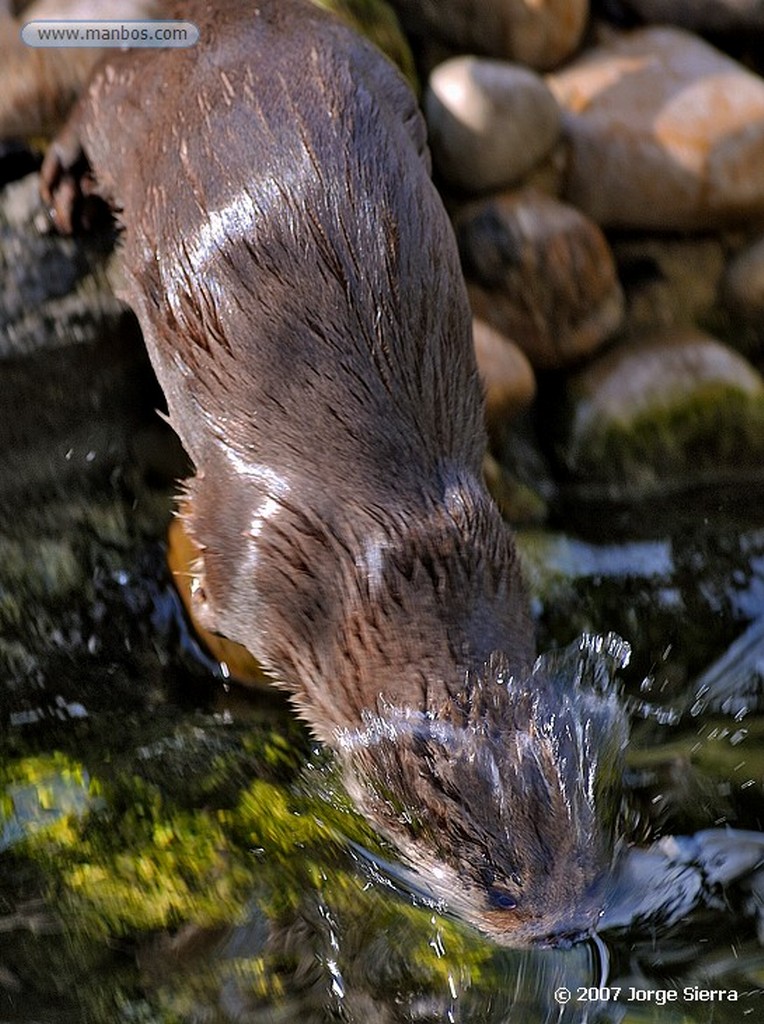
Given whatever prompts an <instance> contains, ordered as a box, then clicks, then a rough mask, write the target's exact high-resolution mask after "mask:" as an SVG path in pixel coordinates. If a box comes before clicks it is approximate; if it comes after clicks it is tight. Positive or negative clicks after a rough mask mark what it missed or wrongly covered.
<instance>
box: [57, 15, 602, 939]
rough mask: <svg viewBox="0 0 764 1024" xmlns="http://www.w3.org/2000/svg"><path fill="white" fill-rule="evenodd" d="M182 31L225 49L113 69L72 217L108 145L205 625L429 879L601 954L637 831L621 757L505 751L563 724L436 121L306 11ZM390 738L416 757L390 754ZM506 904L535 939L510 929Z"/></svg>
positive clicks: (80, 124)
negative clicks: (449, 203)
mask: <svg viewBox="0 0 764 1024" xmlns="http://www.w3.org/2000/svg"><path fill="white" fill-rule="evenodd" d="M182 13H183V17H185V18H188V19H189V20H191V21H194V22H195V23H196V24H197V25H199V28H200V32H201V43H200V46H199V48H197V49H193V48H192V49H189V50H175V51H136V52H133V53H129V54H127V55H124V56H117V57H115V58H113V59H110V60H109V62H108V63H107V64H106V65H105V66H104V67H103V68H102V69H101V70H100V72H99V73H98V74H97V75H96V77H95V78H94V80H93V82H92V83H91V86H90V88H89V91H88V93H87V95H86V96H85V98H84V99H83V101H82V103H81V105H80V107H79V109H78V111H77V113H76V114H75V118H74V120H73V122H72V124H71V125H70V127H69V130H68V132H67V133H65V134H64V136H62V138H61V140H59V142H58V143H57V144H56V147H54V150H53V151H52V153H51V154H50V155H49V157H48V159H47V161H46V165H45V167H44V171H43V188H44V193H45V195H46V197H47V198H48V200H49V201H50V202H51V203H52V204H53V205H54V206H55V205H56V202H57V195H60V194H62V193H63V194H66V189H65V188H64V187H63V186H64V183H65V182H66V176H67V168H69V167H70V166H72V164H73V163H74V161H75V158H76V157H77V156H78V155H79V152H80V151H79V146H80V144H81V145H82V146H83V147H84V151H85V152H86V154H87V156H88V159H89V161H90V164H91V166H92V168H93V169H94V172H95V176H96V181H97V184H98V188H99V190H100V191H101V193H102V195H104V196H105V197H106V198H107V199H108V201H109V202H110V203H111V204H112V206H113V207H114V208H115V209H116V210H118V211H120V212H119V217H120V219H121V221H122V222H123V224H124V226H125V233H124V265H125V271H126V280H127V284H126V288H125V298H126V300H127V301H128V302H129V304H130V305H131V306H132V307H133V308H134V309H135V311H136V313H137V314H138V317H139V319H140V322H141V325H142V327H143V331H144V335H145V338H146V344H147V346H148V349H149V353H150V355H151V358H152V361H153V363H154V366H155V369H156V372H157V375H158V377H159V380H160V382H161V384H162V386H163V388H164V391H165V394H166V397H167V402H168V406H169V413H170V420H171V422H172V424H173V425H174V427H175V429H176V430H177V432H178V434H179V435H180V437H181V439H182V441H183V443H184V445H185V447H186V448H187V450H188V452H189V454H190V455H191V457H192V459H193V461H194V464H195V467H196V476H195V478H194V479H193V480H192V481H190V483H189V484H188V493H189V497H190V506H191V509H192V511H191V513H190V520H189V525H190V527H191V530H192V532H193V535H194V536H195V538H196V540H197V542H198V543H199V544H200V546H201V547H202V549H203V555H202V564H201V565H200V566H199V587H198V591H197V600H198V604H199V610H200V612H201V615H202V617H203V620H204V621H205V623H206V624H209V625H212V626H214V627H215V628H216V629H218V630H219V631H220V632H222V633H224V634H226V635H227V636H229V637H230V638H232V639H234V640H238V641H239V642H241V643H243V644H245V645H246V646H247V647H248V648H249V649H250V650H251V651H252V652H253V653H254V654H255V655H256V657H257V658H258V659H259V660H260V661H261V662H262V664H263V665H264V666H265V667H266V668H267V670H268V671H269V672H270V673H271V674H272V675H273V677H274V679H275V680H276V681H277V682H278V683H279V684H280V685H282V686H284V687H286V688H287V689H288V690H289V691H290V693H291V694H292V697H293V699H294V702H295V704H296V706H297V707H298V709H299V711H300V713H301V714H302V715H303V716H304V717H305V718H306V720H307V721H308V722H309V723H310V725H311V727H312V729H313V731H314V732H315V734H316V735H317V736H318V737H320V738H321V739H322V740H324V741H325V742H326V743H328V744H330V745H332V746H334V747H335V748H336V749H337V750H338V751H339V753H340V756H341V757H344V759H345V761H346V763H347V765H348V766H349V778H350V785H351V789H353V791H354V793H355V795H356V797H357V799H358V801H359V804H360V805H361V807H362V808H363V809H364V810H365V811H366V812H367V813H368V814H369V815H370V816H371V817H372V818H373V819H374V820H375V821H376V822H377V823H378V824H379V825H380V827H382V828H384V829H385V831H387V832H388V833H389V834H390V835H392V836H393V838H394V839H395V840H396V842H398V843H399V845H400V846H401V848H402V850H403V852H404V853H406V854H407V855H408V856H409V859H410V860H411V862H412V863H413V864H414V865H415V867H416V868H417V869H419V870H420V872H421V873H422V874H423V875H424V876H425V878H426V877H427V875H428V873H429V874H430V875H432V876H433V877H436V876H437V877H447V878H448V879H449V885H450V886H451V888H452V890H453V892H452V895H453V902H454V904H455V905H456V906H457V908H458V909H459V911H460V912H461V913H463V914H464V916H467V917H469V918H470V919H472V920H475V921H476V922H477V923H478V924H479V925H480V926H481V927H484V928H486V929H487V930H489V931H490V932H491V933H492V934H495V935H497V936H499V937H500V938H501V939H502V940H503V941H509V942H525V941H528V940H530V939H544V938H546V937H548V936H549V935H550V934H554V933H555V932H557V931H563V932H566V933H575V932H577V931H586V930H587V929H588V928H589V927H591V925H592V923H593V921H594V919H595V918H596V912H597V904H596V903H595V902H593V899H592V896H591V893H592V891H593V889H594V888H596V885H595V883H596V881H597V880H598V879H599V878H600V877H601V875H602V872H603V870H604V868H606V866H607V863H608V860H609V857H610V838H609V837H610V836H611V826H610V825H609V824H605V825H603V826H602V829H600V825H599V824H598V818H597V808H596V806H595V804H596V801H595V800H594V797H593V796H591V794H589V795H587V797H586V800H585V801H584V802H585V803H586V801H587V800H588V804H587V807H588V810H586V811H585V812H584V811H577V810H576V806H577V805H576V801H575V800H573V799H571V793H572V792H573V789H574V788H575V786H576V785H577V782H576V780H575V778H573V777H572V773H575V772H578V771H579V770H580V768H581V763H582V758H583V757H584V755H585V754H586V755H587V756H589V755H592V756H593V757H594V758H595V760H596V756H597V752H596V750H594V747H595V746H596V744H593V741H592V743H591V744H590V746H591V747H592V749H589V747H587V742H588V741H584V740H583V739H581V738H580V737H579V738H578V739H576V737H572V738H571V739H570V744H572V745H573V746H570V744H569V746H570V750H573V749H574V748H575V756H572V755H571V756H568V757H567V760H566V759H565V758H562V759H561V757H562V755H561V754H560V744H559V743H558V744H557V745H555V742H552V741H549V739H548V737H547V738H546V739H545V738H543V737H541V739H538V737H537V739H538V742H536V739H528V741H527V743H526V741H525V740H523V741H522V742H523V743H526V746H527V745H528V744H530V746H531V747H533V751H534V752H533V753H532V754H529V758H530V760H529V761H528V764H529V765H530V762H531V761H533V764H534V765H536V767H534V768H533V769H532V770H531V769H530V768H529V771H528V772H524V771H521V772H513V771H508V770H507V764H506V757H505V756H504V754H502V753H501V750H502V749H503V742H504V741H503V739H502V737H503V735H505V734H506V736H507V737H509V736H510V735H511V736H516V737H517V736H520V735H521V734H522V735H524V736H525V735H527V736H529V737H530V734H532V733H534V730H535V731H536V732H538V733H539V736H540V734H541V733H542V732H543V730H544V728H545V727H546V726H545V724H544V723H546V725H548V724H549V721H552V722H553V721H554V701H553V699H552V697H551V696H550V695H548V694H547V695H546V696H545V697H544V701H542V704H543V707H541V709H539V708H538V707H536V710H535V711H533V710H531V711H524V712H521V711H518V708H519V707H520V706H521V705H522V702H523V700H525V701H526V703H527V701H531V703H532V702H533V696H532V694H531V695H529V694H528V693H523V694H521V695H520V703H519V704H517V703H515V704H513V702H512V700H510V699H508V698H507V694H508V693H511V692H512V687H513V685H515V684H517V681H518V680H519V679H521V678H523V677H525V676H526V675H527V673H528V671H529V669H530V667H531V665H532V662H533V657H534V651H533V639H532V630H531V627H530V622H529V616H528V612H527V607H526V600H525V595H524V589H523V585H522V581H521V578H520V571H519V568H518V564H517V559H516V555H515V551H514V546H513V543H512V538H511V536H510V533H509V531H508V530H507V528H506V526H505V525H504V523H503V522H502V520H501V517H500V516H499V513H498V511H497V510H496V508H495V506H494V504H493V502H492V501H491V499H490V498H489V496H488V494H487V492H486V490H485V487H484V484H483V482H482V472H481V462H482V455H483V449H484V430H483V424H482V401H481V395H480V389H479V385H478V380H477V374H476V367H475V358H474V353H473V348H472V344H471V320H470V312H469V308H468V305H467V300H466V295H465V289H464V285H463V282H462V277H461V272H460V268H459V265H458V259H457V255H456V250H455V246H454V242H453V237H452V233H451V228H450V225H449V222H448V219H447V216H446V214H445V212H444V210H443V207H442V205H441V202H440V200H439V198H438V196H437V194H436V192H435V190H434V188H433V186H432V184H431V182H430V178H429V157H428V153H427V149H426V144H425V129H424V124H423V121H422V119H421V116H420V114H419V112H418V109H417V107H416V102H415V99H414V97H413V95H412V94H411V92H410V91H409V89H408V87H407V86H406V84H405V83H404V81H403V79H402V78H401V77H400V76H399V74H398V73H397V72H396V70H395V69H394V68H393V67H392V66H391V65H390V64H389V63H388V62H387V61H386V60H385V59H384V58H382V57H381V56H380V55H379V54H378V53H377V52H376V51H375V50H374V49H373V48H372V47H371V46H370V45H369V44H367V43H366V42H364V41H363V40H361V39H360V38H358V37H357V36H356V35H354V34H353V33H352V32H350V31H349V30H348V29H346V28H345V27H344V26H342V25H341V24H340V23H339V22H337V21H335V20H334V19H332V18H331V17H329V16H327V15H325V14H323V13H321V12H319V11H317V10H316V9H314V8H313V7H312V6H310V4H306V3H305V2H302V0H259V2H258V3H257V4H254V5H252V4H249V3H244V2H240V3H233V2H232V3H226V4H222V5H220V9H218V8H217V7H216V6H214V5H208V4H204V3H199V4H188V5H184V6H183V8H182ZM59 217H60V219H61V220H62V221H63V222H64V224H65V225H66V220H67V218H68V207H61V208H59ZM497 651H498V652H501V655H500V660H501V671H500V672H499V671H497V670H493V669H491V668H490V665H491V664H492V662H491V657H492V654H493V652H497ZM492 688H493V690H494V691H498V690H501V694H502V696H501V699H499V698H498V697H496V698H495V699H489V700H488V701H487V702H486V703H485V709H484V717H485V719H486V722H487V724H484V726H481V728H477V726H476V725H475V723H474V722H473V724H472V725H470V724H469V721H468V720H467V719H464V718H463V711H462V710H459V709H462V708H463V706H464V704H465V701H466V702H467V703H468V704H469V703H470V701H472V703H473V704H475V703H479V702H478V701H477V697H476V696H475V695H476V694H477V693H478V692H479V691H480V690H481V689H486V690H488V691H491V689H492ZM471 694H472V696H471ZM592 700H594V699H593V698H592ZM574 703H575V701H574ZM595 705H596V706H595ZM481 706H482V705H481ZM603 708H605V705H604V704H603V705H602V707H600V705H599V704H597V703H596V701H594V703H592V704H591V706H589V705H587V708H586V709H584V708H583V705H582V707H581V708H578V709H577V708H575V707H573V709H572V711H571V713H570V714H571V716H572V717H571V721H572V720H573V719H574V718H575V720H576V721H577V722H578V721H579V720H580V717H581V715H588V714H590V712H602V714H601V718H602V722H599V724H598V729H599V728H602V729H604V731H605V732H607V731H608V729H607V728H606V726H608V727H609V726H610V725H611V724H612V722H616V718H617V716H616V717H612V716H614V715H615V712H614V711H613V710H612V708H611V705H610V704H607V709H606V711H603ZM410 714H413V715H414V716H415V721H416V723H417V725H416V728H412V726H411V723H410V722H409V724H408V725H407V724H406V716H407V715H410ZM518 715H519V719H522V721H519V719H518ZM576 715H578V717H577V718H576ZM460 716H462V718H460ZM534 716H535V717H534ZM595 718H596V714H595ZM611 718H612V721H611ZM515 719H518V721H519V724H518V722H516V721H515ZM605 720H607V721H605ZM375 722H376V723H377V724H379V723H380V722H381V723H387V724H388V725H389V727H390V730H391V735H393V737H394V738H393V741H392V742H391V743H387V744H384V743H381V744H378V743H376V742H374V741H372V742H366V740H365V739H363V737H362V733H363V731H364V730H368V729H370V728H371V729H372V731H373V729H374V728H375V725H374V723H375ZM390 723H393V724H390ZM395 723H397V724H395ZM433 723H436V725H437V728H440V725H438V724H437V723H445V724H446V725H447V726H448V728H449V729H452V730H455V732H454V733H453V735H454V736H455V737H459V736H461V739H459V738H456V739H454V741H453V743H450V742H446V741H444V739H443V736H441V735H440V734H439V733H437V728H436V726H434V725H433ZM616 724H617V722H616ZM537 727H538V728H537ZM385 728H387V727H386V726H385V725H384V724H383V726H382V731H383V732H384V731H385ZM428 730H429V733H430V736H429V740H427V741H425V740H424V739H423V737H424V736H425V734H427V733H428ZM481 730H482V731H481ZM573 732H575V730H573ZM610 732H611V733H612V737H611V739H612V740H613V742H614V743H615V746H614V747H613V750H612V751H610V752H609V754H608V757H607V758H606V759H604V760H606V761H607V764H606V769H607V771H608V772H611V771H612V769H613V764H614V763H615V762H616V761H617V759H618V756H619V755H620V746H622V742H621V732H620V731H619V730H618V728H616V729H614V730H613V729H610ZM582 735H583V734H582ZM571 736H572V733H571ZM353 737H355V739H354V738H353ZM359 737H361V738H360V739H359ZM465 737H466V739H465ZM487 737H490V738H487ZM476 738H477V739H476ZM367 739H368V737H367ZM473 742H477V745H478V755H479V756H478V757H477V760H476V759H475V757H473V756H471V755H469V756H468V754H467V753H465V751H467V750H468V748H469V749H471V745H472V744H473ZM513 742H514V741H513ZM517 742H518V743H519V742H520V740H517ZM608 742H610V740H608ZM423 744H424V746H423ZM454 744H456V747H454ZM534 744H536V746H535V747H534V746H533V745H534ZM619 744H620V746H619ZM563 746H564V744H563ZM456 748H459V750H461V754H459V753H457V752H455V751H456ZM616 748H617V749H616ZM507 749H511V744H510V745H509V747H507ZM518 749H519V748H518ZM480 750H483V751H486V750H487V751H489V754H490V756H489V757H488V759H487V760H486V759H485V758H483V759H482V760H481V757H482V755H480V754H479V751H480ZM587 751H588V753H587ZM520 760H522V759H520ZM545 761H549V762H550V763H549V764H544V762H545ZM484 762H485V771H483V768H481V765H483V763H484ZM489 762H490V764H489ZM518 763H519V762H518ZM476 764H477V767H475V765H476ZM459 765H461V768H459ZM539 765H541V767H540V768H539V767H538V766H539ZM454 766H455V767H454ZM470 766H471V767H470ZM460 771H461V772H462V776H463V777H462V781H461V783H460V782H459V779H458V778H456V779H454V778H453V773H456V774H457V775H458V774H459V772H460ZM539 771H540V772H541V777H542V778H543V777H544V773H546V775H547V776H548V780H549V782H548V786H547V788H546V789H544V792H545V793H546V794H547V795H546V796H543V794H542V793H541V790H540V789H539V788H538V785H539V784H538V783H533V782H532V779H533V778H535V777H536V775H538V773H539ZM481 772H482V774H481ZM497 772H498V774H497ZM534 772H535V775H534ZM566 772H567V773H568V774H569V775H571V777H570V778H568V776H567V775H566ZM476 773H477V774H476ZM486 773H487V774H486ZM382 775H384V778H385V780H386V781H388V782H390V785H391V786H392V788H393V791H395V789H396V786H397V788H398V791H397V797H396V798H395V799H394V800H392V801H391V800H390V799H388V798H384V799H383V798H382V797H380V782H379V780H380V778H381V776H382ZM502 776H504V777H502ZM481 778H482V779H483V782H482V783H480V782H479V779H481ZM418 780H419V782H418ZM505 786H506V787H507V788H506V790H505V789H504V787H505ZM529 786H530V787H531V789H530V790H529V789H528V787H529ZM534 786H535V787H536V791H535V793H534V791H533V787H534ZM566 787H567V788H566ZM523 790H525V791H526V792H525V796H523ZM590 797H591V799H590ZM396 800H397V804H396V806H397V805H400V806H399V807H398V810H395V811H393V812H391V810H390V808H391V807H392V806H393V804H395V803H396ZM539 801H540V802H539ZM417 804H419V805H420V806H419V809H418V808H417ZM411 805H413V807H412V806H411ZM508 808H509V809H510V811H511V813H510V812H509V811H508V810H507V809H508ZM413 819H418V820H420V822H421V821H424V822H425V823H426V827H423V828H422V829H420V832H419V833H417V830H416V828H413V826H410V822H411V821H412V820H413ZM438 823H439V824H438ZM568 835H569V838H568V839H562V840H561V837H562V836H568ZM538 837H540V838H538ZM558 843H559V845H560V846H561V847H562V850H561V851H558V850H557V848H556V847H557V845H558ZM519 846H523V847H524V850H519V849H518V847H519ZM560 852H561V853H562V856H561V857H559V856H558V855H559V853H560ZM433 867H434V868H435V869H436V870H435V873H434V875H433V872H432V870H431V869H432V868H433ZM438 872H440V874H438ZM444 872H445V875H444V874H443V873H444ZM510 876H513V877H510ZM497 884H498V885H499V886H504V887H508V890H511V892H512V893H513V894H514V896H513V900H514V899H515V897H516V898H517V899H516V902H518V906H519V908H520V910H519V911H517V912H513V911H507V910H501V911H500V912H499V911H497V910H496V909H495V907H494V906H493V905H492V904H491V902H490V898H489V897H491V894H494V896H495V891H496V885H497ZM433 887H434V888H435V889H436V890H437V888H438V885H437V884H435V885H434V886H433ZM500 891H503V890H500ZM494 903H495V900H494Z"/></svg>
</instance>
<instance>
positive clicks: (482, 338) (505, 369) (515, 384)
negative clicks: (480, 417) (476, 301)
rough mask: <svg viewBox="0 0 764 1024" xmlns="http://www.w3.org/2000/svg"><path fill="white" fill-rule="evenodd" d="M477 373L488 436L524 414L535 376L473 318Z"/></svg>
mask: <svg viewBox="0 0 764 1024" xmlns="http://www.w3.org/2000/svg"><path fill="white" fill-rule="evenodd" d="M472 337H473V339H474V342H475V356H476V357H477V364H478V372H479V374H480V380H481V381H482V384H483V388H484V390H485V406H486V409H485V411H486V422H487V424H488V429H489V432H493V431H494V430H497V429H499V428H500V427H501V426H502V424H504V423H506V422H507V421H508V420H511V419H513V418H514V417H515V416H517V415H519V414H520V413H521V412H524V411H525V410H526V409H527V408H528V407H529V406H530V405H531V403H532V402H533V399H534V398H535V397H536V376H535V374H534V372H533V368H532V366H531V364H530V363H529V362H528V358H527V356H526V355H525V354H524V353H523V352H522V350H521V349H519V348H518V347H517V345H515V343H514V342H513V341H511V340H510V339H509V338H507V337H505V336H504V335H503V334H500V333H499V331H497V330H494V328H493V327H491V326H490V324H487V323H485V321H483V320H478V319H477V318H475V319H473V321H472Z"/></svg>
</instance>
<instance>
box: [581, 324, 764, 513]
mask: <svg viewBox="0 0 764 1024" xmlns="http://www.w3.org/2000/svg"><path fill="white" fill-rule="evenodd" d="M568 397H569V403H570V419H569V423H568V427H567V436H566V439H565V442H564V444H563V445H562V447H561V454H562V457H563V461H564V463H565V465H566V466H567V469H568V470H569V471H570V472H571V473H572V474H573V476H574V477H576V478H578V479H579V480H581V479H586V480H587V482H590V483H592V484H594V485H596V486H600V487H602V488H603V489H604V490H605V491H606V492H607V493H609V494H612V495H613V496H624V495H633V496H634V497H640V496H644V494H646V493H650V491H651V490H660V491H663V490H665V488H667V487H668V488H681V487H682V486H687V485H694V484H698V483H706V482H708V483H720V482H725V481H731V480H734V479H735V478H736V474H742V473H745V468H746V467H748V468H749V470H750V467H752V466H755V465H758V464H760V461H761V458H762V455H764V381H762V378H761V376H760V374H759V373H758V372H757V371H756V370H755V369H754V368H753V367H752V366H751V365H750V364H749V363H748V362H747V361H746V360H745V359H743V357H742V356H740V355H739V354H738V353H737V352H734V351H732V349H729V348H727V347H726V346H725V345H723V344H722V343H721V342H719V341H717V340H715V339H714V338H711V337H709V336H708V335H706V334H703V333H701V332H699V331H691V330H685V331H673V332H667V333H664V334H658V335H655V334H650V335H644V336H642V337H641V338H637V339H633V340H631V341H629V342H627V343H623V344H621V345H619V346H618V347H617V348H615V349H613V350H611V351H610V352H608V353H607V354H606V355H604V356H602V357H601V358H600V359H598V360H596V361H595V362H594V363H592V364H591V365H589V366H588V367H587V368H586V369H585V370H582V371H581V372H580V373H579V374H577V375H575V376H574V377H573V378H571V380H570V381H569V383H568Z"/></svg>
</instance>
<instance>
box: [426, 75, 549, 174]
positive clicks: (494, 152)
mask: <svg viewBox="0 0 764 1024" xmlns="http://www.w3.org/2000/svg"><path fill="white" fill-rule="evenodd" d="M424 110H425V115H426V117H427V125H428V128H429V135H430V148H431V150H432V156H433V162H434V163H435V166H436V168H437V169H438V171H439V172H440V174H441V175H442V177H443V178H444V179H445V181H447V182H448V183H449V184H450V185H455V186H456V187H457V188H460V189H462V190H464V191H465V192H473V193H475V192H484V191H487V190H489V189H499V188H505V187H507V186H509V185H513V184H515V183H516V182H518V181H519V180H520V179H521V178H522V177H523V176H524V175H525V174H527V172H528V171H530V170H531V169H532V168H533V167H534V166H535V165H536V164H537V163H538V162H539V161H540V160H542V159H543V158H544V157H545V156H546V155H547V154H548V153H549V152H550V151H551V149H552V147H553V146H554V144H555V143H556V142H557V139H558V138H559V134H560V108H559V107H558V105H557V101H556V100H555V98H554V96H553V95H552V93H551V92H550V90H549V87H548V86H547V84H546V83H545V82H544V80H543V79H542V78H540V77H539V76H538V75H537V74H535V73H534V72H533V71H529V70H527V69H526V68H522V67H518V66H517V65H516V64H509V63H506V62H504V61H497V60H486V59H484V58H481V57H454V58H453V59H452V60H447V61H445V62H444V63H443V64H440V65H439V66H438V67H436V68H435V69H434V71H433V72H432V74H431V75H430V80H429V84H428V87H427V91H426V93H425V97H424Z"/></svg>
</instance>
